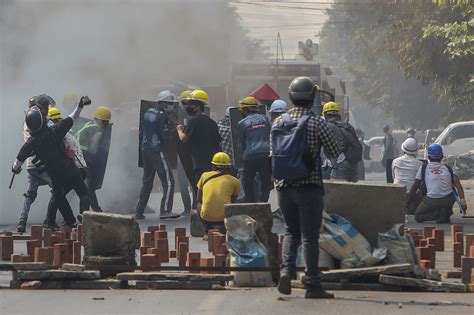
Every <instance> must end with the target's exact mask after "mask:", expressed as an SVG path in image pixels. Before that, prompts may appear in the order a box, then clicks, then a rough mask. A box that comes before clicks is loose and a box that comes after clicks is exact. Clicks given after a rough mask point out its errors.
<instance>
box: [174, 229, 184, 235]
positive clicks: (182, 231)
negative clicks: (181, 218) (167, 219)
mask: <svg viewBox="0 0 474 315" xmlns="http://www.w3.org/2000/svg"><path fill="white" fill-rule="evenodd" d="M174 236H186V228H175V229H174Z"/></svg>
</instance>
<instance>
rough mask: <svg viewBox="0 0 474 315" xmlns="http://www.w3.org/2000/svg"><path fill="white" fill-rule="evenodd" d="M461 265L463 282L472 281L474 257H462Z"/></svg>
mask: <svg viewBox="0 0 474 315" xmlns="http://www.w3.org/2000/svg"><path fill="white" fill-rule="evenodd" d="M461 265H462V267H461V273H462V274H461V282H462V283H464V284H468V283H472V268H474V258H471V257H462V260H461Z"/></svg>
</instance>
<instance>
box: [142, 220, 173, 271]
mask: <svg viewBox="0 0 474 315" xmlns="http://www.w3.org/2000/svg"><path fill="white" fill-rule="evenodd" d="M169 258H170V251H169V242H168V232H167V231H166V225H165V224H160V225H158V226H156V225H155V226H148V228H147V232H144V233H143V234H142V238H141V247H140V264H141V266H142V269H143V270H153V269H154V268H155V269H156V268H157V267H160V266H161V263H167V262H169Z"/></svg>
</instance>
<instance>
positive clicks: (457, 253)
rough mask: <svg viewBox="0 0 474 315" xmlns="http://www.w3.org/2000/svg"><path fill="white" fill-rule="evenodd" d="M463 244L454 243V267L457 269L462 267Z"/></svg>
mask: <svg viewBox="0 0 474 315" xmlns="http://www.w3.org/2000/svg"><path fill="white" fill-rule="evenodd" d="M462 250H463V248H462V244H461V243H454V244H453V266H454V267H455V268H460V267H461V257H462Z"/></svg>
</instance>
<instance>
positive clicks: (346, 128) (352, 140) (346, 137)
mask: <svg viewBox="0 0 474 315" xmlns="http://www.w3.org/2000/svg"><path fill="white" fill-rule="evenodd" d="M333 123H334V124H335V125H336V127H337V128H338V129H339V131H340V133H341V135H342V137H343V141H344V143H345V145H346V151H345V152H344V155H345V156H346V159H347V160H348V161H349V162H352V163H357V162H359V161H361V160H362V151H363V148H362V145H361V144H360V141H359V139H358V138H357V135H356V133H355V130H354V128H352V126H351V125H350V124H349V123H346V122H342V121H339V120H336V121H333Z"/></svg>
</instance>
